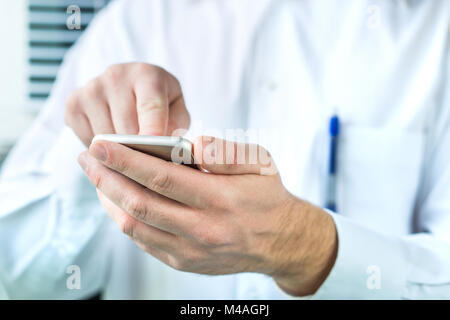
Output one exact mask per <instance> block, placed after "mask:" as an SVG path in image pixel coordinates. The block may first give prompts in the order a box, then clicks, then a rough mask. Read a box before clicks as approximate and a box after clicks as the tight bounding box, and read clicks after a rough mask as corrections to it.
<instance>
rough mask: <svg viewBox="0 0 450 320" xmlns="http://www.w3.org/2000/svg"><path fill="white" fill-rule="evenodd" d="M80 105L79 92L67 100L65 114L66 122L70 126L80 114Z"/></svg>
mask: <svg viewBox="0 0 450 320" xmlns="http://www.w3.org/2000/svg"><path fill="white" fill-rule="evenodd" d="M78 106H79V103H78V94H77V92H74V93H72V94H71V95H69V96H68V97H67V99H66V110H65V114H64V120H65V122H66V124H70V123H72V122H73V120H74V118H76V117H77V115H78V113H79V111H80V110H79V108H78Z"/></svg>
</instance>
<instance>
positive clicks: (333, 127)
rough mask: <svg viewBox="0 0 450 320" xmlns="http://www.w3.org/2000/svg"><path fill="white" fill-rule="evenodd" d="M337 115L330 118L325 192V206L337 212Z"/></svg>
mask: <svg viewBox="0 0 450 320" xmlns="http://www.w3.org/2000/svg"><path fill="white" fill-rule="evenodd" d="M339 127H340V123H339V117H338V116H337V115H333V116H332V117H331V119H330V128H329V130H330V155H329V163H328V179H327V194H326V205H325V208H327V209H328V210H331V211H333V212H337V205H336V183H337V179H336V176H337V153H338V142H339V130H340V128H339Z"/></svg>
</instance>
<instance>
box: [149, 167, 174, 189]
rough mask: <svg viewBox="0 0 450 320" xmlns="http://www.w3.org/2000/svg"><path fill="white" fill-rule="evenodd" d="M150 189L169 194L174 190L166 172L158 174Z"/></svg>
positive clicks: (150, 184) (151, 182) (153, 179)
mask: <svg viewBox="0 0 450 320" xmlns="http://www.w3.org/2000/svg"><path fill="white" fill-rule="evenodd" d="M149 186H150V189H152V190H153V191H156V192H157V193H161V192H163V193H167V192H170V191H171V190H172V180H171V179H170V177H169V175H168V174H167V173H165V172H158V173H156V174H155V176H154V177H153V178H151V181H150V182H149Z"/></svg>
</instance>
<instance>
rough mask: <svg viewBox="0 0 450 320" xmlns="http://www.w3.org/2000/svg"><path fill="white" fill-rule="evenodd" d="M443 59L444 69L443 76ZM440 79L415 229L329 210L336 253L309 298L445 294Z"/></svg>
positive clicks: (445, 173)
mask: <svg viewBox="0 0 450 320" xmlns="http://www.w3.org/2000/svg"><path fill="white" fill-rule="evenodd" d="M447 57H448V56H447ZM448 60H449V59H448V58H447V61H446V64H447V67H446V68H445V67H444V68H443V72H444V75H446V76H447V77H448V75H449V74H450V67H449V62H448ZM445 70H447V72H446V73H445ZM443 78H444V81H442V83H443V85H442V88H441V90H440V92H441V94H440V96H441V99H440V100H438V101H440V103H439V105H438V108H437V112H436V113H435V114H434V118H433V126H432V130H431V131H430V133H429V137H428V139H427V141H428V142H427V151H426V155H425V157H424V160H425V161H424V163H425V168H424V174H423V179H422V181H421V190H420V192H419V194H418V196H417V206H416V213H415V219H414V220H415V224H416V226H415V230H414V233H412V234H410V235H407V236H402V237H395V236H389V235H385V234H383V233H381V232H375V231H373V230H371V229H368V228H365V227H363V226H361V225H359V224H357V223H355V222H353V221H351V220H350V219H347V218H345V217H343V216H340V215H338V214H333V213H331V215H332V217H333V219H334V222H335V224H336V228H337V232H338V238H339V248H338V255H337V259H336V262H335V265H334V267H333V268H332V270H331V272H330V274H329V276H328V278H327V279H326V280H325V282H324V283H323V285H322V286H321V288H319V290H318V291H317V292H316V294H315V295H314V296H313V298H314V299H349V298H350V299H351V298H357V299H450V196H449V195H450V85H449V79H448V78H447V79H445V76H444V77H443ZM438 96H439V95H438Z"/></svg>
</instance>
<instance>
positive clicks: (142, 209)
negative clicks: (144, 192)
mask: <svg viewBox="0 0 450 320" xmlns="http://www.w3.org/2000/svg"><path fill="white" fill-rule="evenodd" d="M124 207H125V211H126V212H128V213H129V214H131V215H132V216H133V217H135V218H136V219H138V220H141V221H144V220H146V221H147V220H149V219H150V218H151V211H150V210H149V209H148V207H147V206H146V205H145V201H142V198H141V197H139V196H136V195H131V196H128V197H127V198H126V200H125V204H124Z"/></svg>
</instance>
